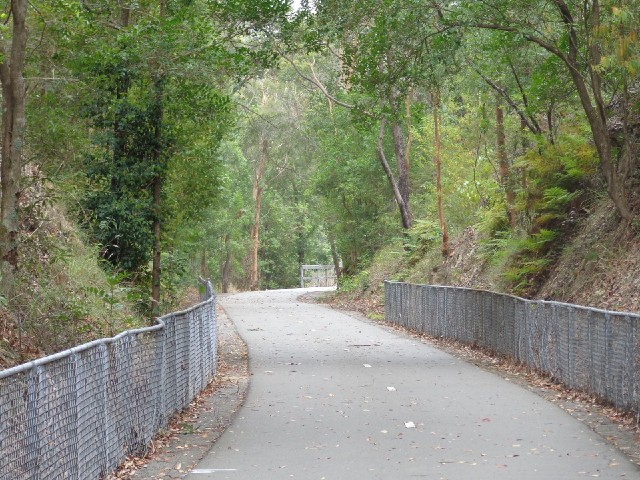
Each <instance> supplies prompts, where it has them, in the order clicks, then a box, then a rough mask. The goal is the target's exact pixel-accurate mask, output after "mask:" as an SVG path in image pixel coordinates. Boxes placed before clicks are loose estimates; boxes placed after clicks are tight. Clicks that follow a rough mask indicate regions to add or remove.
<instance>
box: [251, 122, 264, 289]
mask: <svg viewBox="0 0 640 480" xmlns="http://www.w3.org/2000/svg"><path fill="white" fill-rule="evenodd" d="M268 154H269V141H268V139H267V136H266V134H264V133H262V134H261V135H260V155H259V156H258V163H257V164H256V170H255V174H254V177H253V202H254V211H253V225H252V226H251V271H250V272H249V287H250V288H251V290H258V288H259V286H260V285H259V282H260V275H259V274H260V271H259V268H258V250H259V248H260V214H261V209H262V192H263V186H262V179H263V178H264V174H265V170H266V168H267V157H268Z"/></svg>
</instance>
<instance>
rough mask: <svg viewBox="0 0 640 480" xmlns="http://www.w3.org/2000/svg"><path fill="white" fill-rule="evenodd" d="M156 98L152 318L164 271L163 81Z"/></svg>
mask: <svg viewBox="0 0 640 480" xmlns="http://www.w3.org/2000/svg"><path fill="white" fill-rule="evenodd" d="M155 88H156V98H155V106H154V110H155V111H154V121H155V126H154V128H155V142H156V145H155V151H154V152H153V161H154V164H155V168H156V174H155V176H154V177H153V185H152V188H153V261H152V267H151V316H152V317H157V316H158V315H159V314H160V277H161V274H162V270H161V267H160V260H161V257H162V249H161V243H160V240H161V228H162V227H161V225H162V223H161V222H162V218H161V213H162V211H161V210H162V209H161V202H162V173H161V172H162V170H163V168H162V163H163V153H164V152H163V148H162V121H163V116H164V115H163V113H164V112H163V105H162V103H163V90H162V79H158V80H157V82H156V86H155Z"/></svg>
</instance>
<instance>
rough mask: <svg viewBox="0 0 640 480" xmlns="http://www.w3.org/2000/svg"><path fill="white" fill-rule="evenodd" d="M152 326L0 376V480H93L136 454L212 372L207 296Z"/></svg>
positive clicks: (212, 319)
mask: <svg viewBox="0 0 640 480" xmlns="http://www.w3.org/2000/svg"><path fill="white" fill-rule="evenodd" d="M201 298H202V299H203V301H202V302H201V303H199V304H198V305H196V306H194V307H193V308H190V309H188V310H185V311H182V312H176V313H171V314H169V315H165V316H163V317H161V318H159V319H158V320H157V325H155V326H153V327H148V328H141V329H137V330H129V331H126V332H123V333H121V334H120V335H117V336H116V337H113V338H108V339H102V340H96V341H93V342H90V343H87V344H84V345H81V346H78V347H75V348H72V349H70V350H66V351H64V352H60V353H58V354H55V355H52V356H49V357H45V358H41V359H38V360H35V361H33V362H30V363H27V364H24V365H19V366H17V367H14V368H10V369H7V370H3V371H0V480H23V479H24V480H26V479H29V480H54V479H77V480H90V479H98V478H101V477H103V476H105V475H106V474H107V473H109V472H110V471H112V470H113V469H114V468H116V467H117V466H118V465H119V464H120V462H121V461H122V460H123V459H124V458H125V457H126V456H128V455H131V454H135V453H141V452H144V451H145V449H146V447H147V445H148V444H149V442H150V441H151V438H152V437H153V436H154V434H155V433H156V432H157V431H158V430H159V429H160V428H163V427H165V426H166V425H167V422H168V419H169V418H170V417H171V416H172V415H173V414H174V413H176V412H178V411H180V410H182V409H183V408H184V407H186V406H187V405H188V404H189V402H190V401H191V400H192V399H193V398H194V396H195V395H196V394H197V393H198V392H200V391H201V390H202V389H203V388H204V387H205V386H206V385H207V384H208V383H209V382H210V381H211V380H212V378H213V376H214V374H215V372H216V315H215V294H214V292H213V288H212V287H211V284H210V283H209V282H207V283H206V285H204V288H203V289H202V293H201Z"/></svg>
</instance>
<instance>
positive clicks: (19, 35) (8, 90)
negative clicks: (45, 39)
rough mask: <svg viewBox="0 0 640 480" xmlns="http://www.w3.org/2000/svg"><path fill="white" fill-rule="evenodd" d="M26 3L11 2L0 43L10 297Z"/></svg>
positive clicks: (3, 220)
mask: <svg viewBox="0 0 640 480" xmlns="http://www.w3.org/2000/svg"><path fill="white" fill-rule="evenodd" d="M27 4H28V2H27V0H12V1H11V20H12V33H11V38H12V40H11V45H7V44H6V43H5V42H4V41H2V43H0V48H1V52H0V53H1V54H2V63H0V82H1V83H2V162H1V164H0V189H1V194H2V198H1V199H0V273H1V274H2V278H1V280H0V289H1V290H2V294H3V295H4V296H5V297H7V298H10V297H11V296H13V287H14V276H15V272H16V270H17V268H18V233H19V228H20V221H19V217H18V207H19V199H20V180H21V175H22V157H23V153H24V135H25V128H26V115H25V97H26V89H25V82H24V76H23V72H24V63H25V50H26V47H27V28H26V16H27Z"/></svg>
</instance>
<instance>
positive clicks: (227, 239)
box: [221, 233, 232, 293]
mask: <svg viewBox="0 0 640 480" xmlns="http://www.w3.org/2000/svg"><path fill="white" fill-rule="evenodd" d="M224 250H225V258H224V262H223V263H222V275H221V276H222V293H229V280H230V277H231V260H232V256H231V235H230V234H228V233H227V234H226V235H225V236H224Z"/></svg>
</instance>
